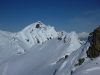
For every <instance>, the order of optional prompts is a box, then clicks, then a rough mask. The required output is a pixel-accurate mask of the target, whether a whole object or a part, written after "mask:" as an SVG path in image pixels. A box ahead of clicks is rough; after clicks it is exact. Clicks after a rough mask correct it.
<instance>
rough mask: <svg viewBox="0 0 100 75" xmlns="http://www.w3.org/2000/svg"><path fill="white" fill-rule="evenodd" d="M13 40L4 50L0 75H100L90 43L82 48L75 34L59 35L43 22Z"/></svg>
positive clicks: (19, 33) (20, 33) (1, 50)
mask: <svg viewBox="0 0 100 75" xmlns="http://www.w3.org/2000/svg"><path fill="white" fill-rule="evenodd" d="M2 34H3V35H6V34H5V33H3V32H2ZM7 34H8V33H7ZM11 35H12V34H11ZM12 36H13V35H12ZM12 36H8V35H7V36H5V38H9V40H8V41H6V42H7V43H6V44H4V45H3V46H1V47H0V75H98V74H100V72H99V70H100V67H99V66H100V65H99V62H100V58H97V59H94V60H91V59H90V58H88V57H87V54H86V51H87V50H88V48H89V46H90V42H89V41H87V42H86V43H85V44H81V43H80V41H79V38H78V36H77V34H76V33H75V32H70V33H66V32H64V31H60V32H56V30H55V29H54V27H51V26H46V25H45V24H43V23H42V22H40V21H39V22H36V23H33V24H31V25H29V26H27V27H26V28H24V29H23V30H22V31H20V32H18V33H16V35H15V36H14V37H13V38H12V39H11V37H12ZM1 42H2V41H1ZM81 59H84V61H83V62H82V61H81V62H82V63H81V64H79V60H81Z"/></svg>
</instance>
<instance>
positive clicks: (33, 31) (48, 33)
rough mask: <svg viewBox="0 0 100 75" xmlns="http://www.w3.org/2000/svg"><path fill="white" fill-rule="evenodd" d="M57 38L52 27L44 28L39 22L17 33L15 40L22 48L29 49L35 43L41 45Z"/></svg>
mask: <svg viewBox="0 0 100 75" xmlns="http://www.w3.org/2000/svg"><path fill="white" fill-rule="evenodd" d="M57 36H58V33H57V32H56V31H55V29H54V27H51V26H46V25H45V24H43V23H42V22H41V21H38V22H36V23H33V24H31V25H29V26H27V27H25V28H24V29H23V30H22V31H20V32H18V34H17V36H16V38H17V40H18V42H19V44H20V45H21V46H22V47H23V48H25V49H29V48H31V47H32V46H33V45H35V44H37V43H39V44H42V43H44V42H46V41H47V40H50V39H53V38H55V37H57ZM22 42H23V43H22Z"/></svg>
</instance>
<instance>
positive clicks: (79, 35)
mask: <svg viewBox="0 0 100 75" xmlns="http://www.w3.org/2000/svg"><path fill="white" fill-rule="evenodd" d="M77 35H78V37H79V38H83V39H87V38H88V35H89V33H87V32H81V33H78V34H77Z"/></svg>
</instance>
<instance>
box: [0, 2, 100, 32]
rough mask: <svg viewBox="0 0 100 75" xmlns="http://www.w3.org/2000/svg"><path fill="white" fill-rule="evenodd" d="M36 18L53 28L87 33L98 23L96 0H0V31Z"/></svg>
mask: <svg viewBox="0 0 100 75" xmlns="http://www.w3.org/2000/svg"><path fill="white" fill-rule="evenodd" d="M37 21H42V22H43V23H44V24H46V25H51V26H54V27H55V29H56V30H57V31H60V30H64V31H66V32H70V31H76V32H77V33H79V32H83V31H85V32H91V31H93V29H95V28H96V27H98V26H99V25H100V0H0V30H4V31H11V32H18V31H20V30H22V29H23V28H24V27H26V26H27V25H29V24H31V23H34V22H37Z"/></svg>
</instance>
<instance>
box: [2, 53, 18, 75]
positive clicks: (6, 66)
mask: <svg viewBox="0 0 100 75" xmlns="http://www.w3.org/2000/svg"><path fill="white" fill-rule="evenodd" d="M15 56H16V55H15ZM15 56H13V57H12V58H11V59H10V60H9V61H8V62H7V63H6V65H5V68H4V71H3V74H2V75H7V74H6V73H7V70H8V63H9V62H10V61H11V60H12V59H13V58H14V57H15Z"/></svg>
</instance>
